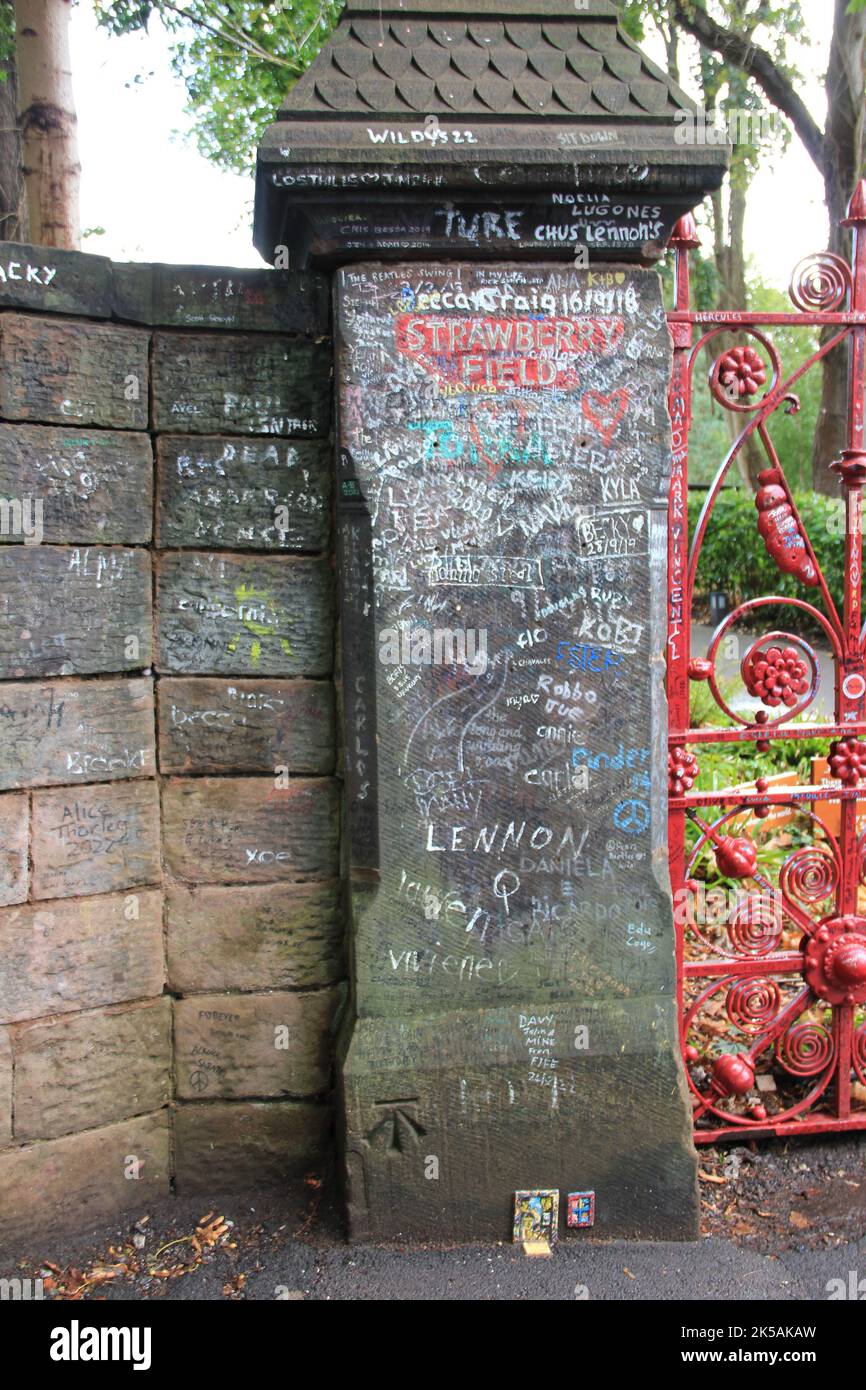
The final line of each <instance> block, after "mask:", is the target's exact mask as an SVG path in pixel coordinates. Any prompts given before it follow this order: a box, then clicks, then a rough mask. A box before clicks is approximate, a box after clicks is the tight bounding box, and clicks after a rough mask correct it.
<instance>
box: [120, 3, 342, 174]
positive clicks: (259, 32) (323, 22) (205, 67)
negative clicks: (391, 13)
mask: <svg viewBox="0 0 866 1390" xmlns="http://www.w3.org/2000/svg"><path fill="white" fill-rule="evenodd" d="M342 8H343V0H276V2H275V3H272V4H254V3H251V0H186V3H178V4H171V3H168V0H119V2H118V0H113V3H112V2H111V0H94V9H95V12H96V18H97V20H98V22H99V23H100V24H101V25H102V26H103V27H104V28H106V29H108V30H109V32H110V33H113V34H128V33H133V32H135V31H136V30H141V29H146V28H147V27H148V24H149V23H150V22H151V21H152V20H153V19H154V18H157V19H159V20H160V21H161V22H162V24H163V26H164V27H165V29H166V30H167V31H168V33H169V35H170V39H171V47H172V68H173V70H174V72H175V73H176V74H177V76H178V77H180V78H181V80H182V81H183V82H184V84H185V86H186V90H187V97H188V108H187V109H188V111H189V114H190V115H191V117H192V121H193V136H194V138H195V141H196V144H197V145H198V148H199V149H200V151H201V153H202V154H203V155H205V156H206V157H207V158H208V159H210V160H212V161H213V162H214V163H215V164H217V165H219V166H220V167H222V168H224V169H231V170H235V171H237V172H248V171H249V169H250V168H251V167H252V165H253V163H254V161H255V152H256V146H257V144H258V142H259V139H260V137H261V134H262V131H263V130H264V128H265V126H266V125H267V124H268V122H269V121H271V120H273V118H274V114H275V113H276V111H277V109H278V108H279V106H280V103H281V100H282V98H283V97H284V96H285V94H286V92H287V91H288V90H289V89H290V88H291V86H292V85H293V83H294V82H295V81H296V80H297V78H298V77H299V76H300V74H301V73H302V72H303V71H304V69H305V68H307V67H308V66H309V64H310V63H311V62H312V61H313V59H314V58H315V56H316V54H317V53H318V52H319V49H320V48H321V46H322V44H323V43H324V42H325V40H326V39H327V38H328V35H329V34H330V33H331V30H332V29H333V27H334V25H335V24H336V22H337V18H338V16H339V14H340V11H341V10H342Z"/></svg>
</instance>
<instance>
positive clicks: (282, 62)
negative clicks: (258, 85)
mask: <svg viewBox="0 0 866 1390" xmlns="http://www.w3.org/2000/svg"><path fill="white" fill-rule="evenodd" d="M157 8H158V9H163V10H171V12H172V13H173V14H176V15H179V16H180V18H181V19H185V20H186V21H187V23H188V24H193V25H196V26H197V27H198V28H199V29H205V30H207V32H208V33H209V34H212V35H213V37H214V38H215V39H219V40H220V42H221V43H228V44H231V46H232V47H233V48H237V49H239V50H240V51H241V52H242V53H246V54H247V55H248V57H250V58H258V59H259V60H260V61H261V62H264V63H274V64H276V65H277V67H281V68H289V69H291V71H292V72H300V67H299V66H298V64H297V63H292V62H290V61H289V60H288V59H287V58H278V57H277V56H276V54H275V53H269V52H268V50H267V49H266V48H262V46H261V44H259V43H257V42H256V40H255V39H254V38H253V37H252V36H251V35H250V34H248V33H247V32H246V30H243V29H235V26H234V25H230V28H232V29H234V30H235V32H234V33H226V31H225V29H218V28H216V26H215V25H213V24H208V22H207V20H205V19H202V18H201V16H200V15H196V14H191V13H190V11H189V10H185V9H183V8H182V6H180V5H175V4H172V0H157ZM235 35H237V37H235Z"/></svg>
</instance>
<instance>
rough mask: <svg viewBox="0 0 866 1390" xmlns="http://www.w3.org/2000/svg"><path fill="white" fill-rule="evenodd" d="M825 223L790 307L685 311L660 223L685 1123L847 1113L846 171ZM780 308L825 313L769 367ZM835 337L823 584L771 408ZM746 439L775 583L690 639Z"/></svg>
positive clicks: (851, 672) (852, 827)
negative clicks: (817, 777) (723, 425)
mask: <svg viewBox="0 0 866 1390" xmlns="http://www.w3.org/2000/svg"><path fill="white" fill-rule="evenodd" d="M844 225H846V226H849V227H851V228H852V231H853V255H852V260H851V263H850V264H849V263H848V262H847V261H846V260H844V259H843V258H842V257H840V256H835V255H832V254H831V253H828V252H823V253H818V254H817V255H815V256H812V257H809V258H808V259H807V260H806V261H803V262H802V263H801V264H800V265H799V266H798V267H797V268H796V270H795V272H794V278H793V281H792V284H791V290H790V294H791V298H792V301H793V304H794V306H795V308H794V311H793V312H790V313H773V314H754V313H727V312H710V313H698V312H695V311H694V310H692V308H691V299H690V284H689V252H690V250H692V249H694V248H695V247H696V246H697V244H698V242H697V236H696V231H695V224H694V221H693V219H692V218H691V217H686V218H683V219H682V221H681V222H680V223H679V224H678V226H677V228H676V229H675V232H674V235H673V238H672V245H673V247H674V249H675V273H676V294H675V307H674V309H673V310H672V311H671V312H670V313H669V315H668V321H669V325H670V331H671V335H672V337H673V343H674V365H673V377H672V382H671V390H670V413H671V418H672V422H673V461H674V466H673V478H672V486H671V496H670V510H669V566H670V604H669V616H668V652H667V658H668V663H667V665H668V703H669V721H670V728H669V736H670V743H669V775H670V786H669V791H670V800H669V844H670V869H671V881H672V887H673V892H674V909H675V920H676V922H677V966H678V980H679V990H680V1002H681V1007H682V1015H681V1017H682V1045H683V1050H684V1056H685V1060H686V1070H687V1073H688V1077H689V1085H690V1087H691V1090H692V1094H693V1103H694V1117H695V1139H696V1140H697V1141H698V1142H709V1141H712V1140H714V1139H718V1138H720V1137H721V1136H723V1135H730V1134H743V1133H744V1132H745V1133H750V1134H754V1135H762V1134H763V1135H766V1134H771V1133H775V1134H793V1133H800V1134H802V1133H808V1132H815V1131H820V1130H833V1129H861V1128H866V887H864V885H866V675H864V670H866V665H864V642H866V627H864V625H863V616H862V612H861V607H862V572H861V549H862V531H861V504H862V490H863V485H864V482H866V440H864V437H863V428H864V415H866V409H864V389H866V181H864V182H862V183H861V184H860V186H859V188H858V189H857V192H856V193H855V196H854V198H853V199H852V202H851V205H850V207H849V210H848V218H847V219H846V222H845V224H844ZM781 327H784V328H790V327H799V328H813V329H814V328H816V327H820V328H822V329H826V330H828V331H827V332H825V333H824V334H823V341H822V343H821V346H820V347H819V348H818V350H817V351H815V352H814V353H813V354H812V355H811V356H810V357H809V358H808V360H806V361H804V362H803V363H801V364H800V365H799V366H798V367H797V368H796V369H795V370H793V371H792V372H791V373H790V374H789V375H788V376H786V375H785V370H784V367H783V363H782V359H781V354H780V351H779V349H778V348H777V346H776V345H775V343H774V342H773V339H772V337H771V336H770V333H771V332H772V331H773V330H774V329H775V328H781ZM732 338H733V340H734V343H735V345H734V346H730V343H731V340H732ZM717 340H720V341H717ZM846 340H847V341H848V343H849V345H850V348H849V350H850V359H849V373H850V396H849V401H850V413H849V433H848V447H847V448H846V449H845V450H844V451H843V453H842V456H841V458H839V459H836V460H828V464H829V466H830V467H832V469H833V470H834V471H835V473H836V474H837V475H838V477H839V480H840V485H841V490H842V495H843V498H844V525H843V526H842V527H841V528H840V535H839V545H840V546H843V545H844V586H843V587H844V592H843V594H842V595H841V596H840V595H838V594H837V595H834V594H832V593H831V590H830V587H829V586H828V583H827V577H826V576H825V574H824V573H823V572H822V568H821V565H820V564H819V561H818V558H817V556H816V553H815V549H814V548H813V544H812V542H811V541H810V538H809V535H808V533H807V530H806V527H805V526H804V524H803V519H802V517H801V515H800V513H799V511H798V508H797V506H796V503H795V500H794V496H793V494H792V489H791V487H790V486H789V482H788V479H787V478H786V475H785V467H784V461H783V460H782V459H780V457H779V455H778V454H777V452H776V449H775V447H774V443H773V439H772V435H771V424H772V417H773V415H774V414H775V412H777V411H778V410H780V408H783V407H784V408H785V409H786V410H788V411H796V409H797V408H798V405H799V402H798V400H797V397H796V395H795V394H794V391H795V387H796V385H797V383H798V381H799V380H800V379H801V378H802V377H803V376H804V374H805V373H806V372H808V371H809V370H812V369H814V368H815V367H816V365H817V363H818V362H820V361H821V360H822V359H823V358H824V357H825V356H826V355H827V353H829V352H831V351H832V350H833V349H834V348H835V347H837V346H838V345H840V344H842V343H843V342H845V341H846ZM702 358H703V359H704V360H705V359H706V358H709V360H710V362H711V363H712V366H711V370H710V376H709V390H710V392H711V393H712V396H713V397H714V399H715V401H716V402H718V403H719V405H721V406H722V407H723V408H724V409H725V410H728V411H732V412H734V413H735V414H737V415H739V416H741V417H742V420H743V428H742V429H741V430H740V431H739V433H738V435H737V437H736V439H735V441H734V443H733V444H732V446H731V448H730V450H729V452H728V453H727V456H726V457H725V459H724V461H723V462H722V464H721V466H720V468H719V470H718V472H717V474H716V476H715V479H714V481H713V483H712V485H711V487H710V490H709V492H708V494H707V498H706V502H705V504H704V507H703V510H702V512H701V515H700V518H699V520H698V521H697V524H696V526H695V527H694V528H693V530H694V534H693V535H692V536H691V537H690V536H689V525H688V507H687V503H688V480H689V433H690V429H691V425H692V399H693V390H694V385H695V376H696V371H697V370H698V367H699V363H700V362H701V360H702ZM750 439H756V440H757V441H758V442H759V444H760V446H761V447H762V448H763V450H764V452H765V453H766V456H767V466H766V469H765V470H764V472H762V473H761V474H760V477H759V479H758V483H759V486H758V490H757V493H756V497H755V503H756V512H755V532H754V543H755V545H756V546H760V545H763V546H764V547H765V548H766V550H767V552H768V554H769V555H770V556H771V558H772V559H773V560H774V561H775V562H776V565H777V566H778V569H779V571H780V573H782V574H785V575H788V576H791V580H792V581H793V584H794V588H793V589H792V590H791V592H792V593H793V594H795V595H796V596H790V594H789V595H781V594H772V593H770V594H757V595H754V596H751V597H748V596H747V597H745V598H743V600H742V601H741V602H739V604H738V606H737V607H736V608H734V610H733V611H732V612H731V613H729V614H728V615H727V616H725V617H723V618H722V620H721V621H720V622H719V623H718V625H717V626H716V627H715V630H714V631H713V632H712V635H711V636H709V637H708V639H707V641H706V643H705V645H706V650H700V649H699V647H700V643H699V642H698V641H697V637H698V634H697V633H696V632H695V629H696V627H697V626H698V625H697V624H696V623H695V614H694V599H695V593H696V588H695V585H696V577H697V574H698V565H699V561H700V555H701V547H702V544H703V542H704V539H705V537H706V536H707V534H708V530H709V528H712V527H713V525H714V519H715V508H716V504H717V501H718V498H719V495H720V492H721V489H722V486H723V484H724V482H725V479H726V477H727V475H728V473H729V470H730V469H731V467H732V465H734V463H735V461H736V459H737V456H738V454H739V452H740V450H741V449H743V448H744V447H745V445H746V441H747V440H750ZM842 533H843V534H842ZM765 610H769V611H765ZM780 613H781V614H782V616H781V617H780V616H779V615H780ZM785 615H787V617H786V616H785ZM788 627H790V628H792V629H793V631H788V630H786V629H787V628H788ZM767 628H769V629H770V630H766V629H767ZM804 628H805V629H806V630H807V632H808V636H806V635H804ZM693 639H694V640H693ZM725 662H727V663H728V665H730V664H731V662H733V663H734V667H735V670H736V686H737V693H736V694H734V693H732V692H731V690H729V688H728V684H727V683H726V680H725V677H724V665H725ZM822 666H823V668H824V673H825V684H826V674H827V673H828V672H831V673H832V677H833V681H834V699H833V707H832V713H826V714H822V713H821V711H820V707H819V705H818V694H819V690H820V688H821V675H822ZM700 687H703V688H704V690H706V691H708V692H709V695H710V696H711V703H712V708H713V715H712V720H711V723H709V724H707V723H705V722H703V720H702V719H701V720H698V719H697V718H695V719H694V721H693V715H692V698H693V696H694V694H695V692H696V691H697V690H698V689H699V688H700ZM703 703H704V705H705V706H706V705H707V704H708V703H710V700H709V697H706V696H704V699H703ZM806 739H809V740H819V741H821V742H820V743H819V745H818V746H820V747H825V748H826V752H827V757H828V767H827V777H826V778H825V780H824V784H823V785H822V784H821V783H820V782H819V783H817V784H814V782H810V783H808V784H807V783H806V782H804V781H803V778H802V772H801V770H798V772H797V774H796V775H795V776H794V777H793V779H792V778H791V777H790V776H788V779H787V781H786V782H784V785H780V782H779V780H778V777H774V774H776V773H778V772H779V762H780V761H784V759H779V758H776V761H774V755H776V754H778V752H779V751H780V750H781V751H782V752H790V748H789V745H790V743H791V741H792V740H801V741H802V740H806ZM823 741H826V743H824V742H823ZM747 744H753V745H754V751H755V755H756V757H759V758H760V759H761V764H762V766H761V768H760V771H759V773H758V775H757V776H756V777H754V780H753V781H752V782H751V783H748V784H745V785H744V784H742V783H740V784H738V785H736V786H733V787H731V786H723V787H722V788H718V787H710V786H707V785H705V783H706V776H705V777H704V779H702V778H701V775H700V764H701V758H702V755H703V756H704V757H707V756H708V755H709V756H712V750H713V747H714V746H715V748H716V750H718V749H719V748H722V749H729V750H731V751H733V746H735V745H740V746H742V745H747ZM799 746H800V748H806V747H807V746H808V745H806V744H805V743H803V742H801V743H800V745H799ZM790 761H791V759H790V758H789V759H788V762H790ZM763 764H766V772H765V773H764V768H763ZM735 780H736V779H735ZM792 780H793V781H794V783H795V785H789V784H788V783H790V782H791V781H792ZM783 781H784V778H783ZM858 798H859V799H860V806H859V807H858ZM858 813H859V821H858Z"/></svg>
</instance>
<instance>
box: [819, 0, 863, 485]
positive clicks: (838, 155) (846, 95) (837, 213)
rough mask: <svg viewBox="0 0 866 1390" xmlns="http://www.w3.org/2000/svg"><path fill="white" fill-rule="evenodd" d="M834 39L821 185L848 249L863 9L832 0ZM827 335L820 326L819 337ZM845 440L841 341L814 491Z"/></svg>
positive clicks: (829, 377) (833, 234) (858, 134)
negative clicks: (853, 10) (855, 10)
mask: <svg viewBox="0 0 866 1390" xmlns="http://www.w3.org/2000/svg"><path fill="white" fill-rule="evenodd" d="M835 8H836V14H835V21H834V25H833V39H832V42H831V45H830V61H829V65H828V67H827V129H826V132H825V135H824V189H825V195H826V199H827V211H828V214H829V217H830V240H829V249H830V250H831V251H835V252H836V253H837V255H842V256H845V258H846V259H847V258H848V256H849V254H850V235H849V233H848V232H847V231H846V230H845V229H844V228H842V227H840V226H839V223H840V221H841V219H842V218H843V217H844V216H845V213H846V211H847V208H848V200H849V199H850V197H851V194H852V193H853V192H854V189H855V186H856V184H857V180H858V179H859V178H860V177H861V175H862V174H863V171H864V155H866V143H864V110H863V107H864V88H866V74H864V62H866V11H861V12H860V13H859V14H853V15H849V14H847V13H846V11H847V9H848V0H835ZM830 336H832V333H831V332H830V331H825V333H824V335H823V336H822V341H826V339H827V337H830ZM847 444H848V348H847V347H846V346H845V345H844V344H843V345H842V346H841V347H839V348H836V350H835V351H834V352H831V354H830V356H829V357H826V358H825V359H824V371H823V384H822V391H821V408H820V411H819V414H818V424H817V428H816V430H815V444H814V450H813V454H812V482H813V486H814V488H815V490H816V492H826V493H832V494H834V495H835V494H836V493H837V492H838V486H839V484H838V480H837V478H836V475H835V473H831V472H830V467H829V466H830V464H831V463H832V462H833V460H834V459H836V458H838V457H839V454H840V453H841V451H842V450H843V449H844V448H846V447H847Z"/></svg>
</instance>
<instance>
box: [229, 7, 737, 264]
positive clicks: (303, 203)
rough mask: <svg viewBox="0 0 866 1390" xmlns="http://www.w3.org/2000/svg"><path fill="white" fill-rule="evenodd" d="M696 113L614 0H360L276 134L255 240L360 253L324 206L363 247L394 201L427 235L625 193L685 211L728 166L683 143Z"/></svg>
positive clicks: (263, 157)
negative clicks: (439, 215)
mask: <svg viewBox="0 0 866 1390" xmlns="http://www.w3.org/2000/svg"><path fill="white" fill-rule="evenodd" d="M694 109H695V108H694V105H693V103H692V102H691V101H690V99H689V98H688V97H687V96H686V95H685V93H684V92H683V91H682V90H681V89H680V88H679V87H678V86H677V84H676V83H675V82H674V81H673V80H672V79H671V78H670V77H669V76H668V75H667V74H666V73H664V72H663V71H662V70H661V69H660V68H658V67H657V66H656V65H655V64H654V63H652V62H650V60H649V59H648V58H647V57H646V56H645V55H644V54H643V53H642V52H641V50H640V49H639V48H638V47H637V46H636V45H635V44H634V43H633V42H632V41H631V40H630V39H629V38H628V37H627V36H626V35H625V34H624V33H623V32H622V30H621V29H620V27H619V25H618V23H617V11H616V8H615V6H614V5H613V4H611V3H610V0H582V2H581V3H579V4H576V3H574V0H390V3H389V0H382V3H380V0H349V2H348V4H347V5H346V8H345V10H344V11H343V14H342V16H341V18H340V21H339V24H338V26H337V28H336V30H335V32H334V34H333V35H332V37H331V39H330V40H329V41H328V43H326V44H325V46H324V47H323V49H322V51H321V53H320V54H319V55H318V57H317V58H316V60H315V61H314V63H313V64H312V66H311V67H310V68H309V69H308V71H307V72H306V73H305V74H304V75H303V77H301V79H300V80H299V81H298V82H297V83H296V84H295V86H294V87H293V88H292V90H291V91H290V92H289V93H288V95H287V97H286V99H285V101H284V103H283V106H282V108H281V110H280V111H279V113H278V115H277V119H276V122H275V123H274V124H273V125H272V126H270V127H269V129H268V130H267V131H266V132H265V135H264V138H263V140H262V143H261V146H260V149H259V157H258V184H257V198H256V235H255V239H256V245H257V246H258V248H259V250H260V251H261V252H262V254H263V255H265V256H266V258H268V259H273V248H274V247H275V246H276V245H277V244H281V243H283V242H287V243H288V244H290V245H294V246H295V247H296V248H300V247H301V245H302V244H303V248H304V249H305V250H306V251H307V252H311V253H312V254H314V255H319V256H321V255H327V254H332V255H333V256H334V257H336V258H343V259H345V258H351V255H352V254H353V251H352V248H351V247H349V246H348V245H347V244H345V243H348V242H349V241H350V240H351V238H350V237H349V236H348V234H345V235H343V236H342V237H340V236H339V235H337V234H335V232H334V225H335V224H333V222H332V221H330V219H328V218H326V219H325V223H327V225H325V224H323V223H322V222H321V218H320V216H319V214H320V212H321V210H322V209H323V208H324V207H326V206H327V207H329V208H330V209H331V210H332V212H336V211H337V210H338V209H340V208H341V209H342V210H343V211H344V212H349V211H353V212H354V213H355V214H356V215H357V217H358V222H357V230H358V233H359V235H358V237H356V238H355V240H358V241H360V242H364V243H368V242H369V243H372V241H373V240H374V239H375V238H374V237H373V234H372V231H371V229H369V228H368V229H367V230H366V231H364V230H363V229H362V224H365V225H366V223H367V222H369V220H370V219H369V217H367V216H366V213H367V212H372V211H373V210H374V209H377V210H378V214H379V222H380V224H381V227H382V228H384V227H385V226H386V225H387V223H388V218H387V217H386V216H384V214H385V212H386V209H387V208H388V207H389V206H394V207H395V208H396V207H399V209H400V213H401V215H400V219H399V221H400V223H401V226H400V228H399V230H398V232H397V234H396V239H397V240H400V239H405V240H406V241H407V242H408V241H411V240H412V236H411V231H412V219H411V215H410V209H411V208H412V207H415V208H416V210H418V212H419V214H420V211H421V208H422V206H423V205H424V204H425V202H426V203H427V204H430V203H431V202H438V203H439V204H440V205H442V206H444V205H445V204H447V203H449V202H450V203H453V206H454V207H455V208H457V209H458V211H459V210H462V209H463V207H464V205H465V208H466V210H467V211H470V210H471V208H472V207H474V208H475V209H476V210H478V211H481V210H484V209H488V208H489V209H490V210H495V209H501V210H505V204H506V203H510V204H512V205H513V206H514V211H518V210H519V207H520V205H521V203H522V201H527V200H528V201H529V202H530V203H532V204H533V207H534V208H540V207H541V204H542V203H543V202H544V201H545V200H546V201H547V202H548V203H549V204H550V205H551V206H559V204H557V203H555V202H551V199H552V198H553V197H554V195H562V194H565V193H570V194H578V195H580V197H585V196H597V195H598V194H604V195H610V194H613V193H614V192H615V193H616V194H617V195H618V196H620V195H621V196H622V197H623V198H626V197H627V198H629V199H631V198H632V197H635V196H640V197H645V198H646V201H647V202H648V203H650V204H653V205H658V204H659V202H660V201H661V202H662V203H663V204H666V203H667V201H668V200H673V199H676V200H677V205H678V206H680V207H681V211H686V210H688V208H689V207H692V206H694V204H695V203H697V202H698V201H700V199H701V198H702V197H703V196H704V195H705V194H706V193H707V192H709V191H712V190H713V189H715V188H717V187H718V185H719V183H720V182H721V179H722V177H723V175H724V171H725V167H726V162H727V152H726V150H724V149H720V148H718V147H717V146H713V145H707V144H703V145H702V144H695V143H687V142H685V141H684V140H683V129H684V126H685V125H686V124H687V123H688V122H689V116H688V113H693V112H694ZM515 200H516V201H515ZM539 200H540V201H539ZM365 210H366V212H365ZM473 215H474V214H473ZM374 220H375V219H374ZM656 220H657V219H656ZM662 220H663V221H664V222H665V224H666V225H667V222H668V220H669V219H668V217H667V216H666V215H665V216H664V218H663V219H662ZM674 220H675V219H674ZM417 222H418V226H417V227H416V228H415V231H416V233H417V234H418V235H417V236H416V238H415V239H416V240H418V241H423V240H425V235H424V234H425V233H426V239H429V240H431V241H432V242H435V241H436V228H435V226H433V225H432V224H431V223H430V221H429V219H428V218H425V217H423V216H420V215H419V217H418V219H417ZM403 223H405V226H404V225H402V224H403ZM346 225H348V224H346ZM542 225H543V224H542ZM668 230H669V228H668ZM386 239H387V238H386V233H385V232H384V231H381V232H380V236H379V240H380V242H381V241H383V240H386ZM657 240H658V238H656V237H653V236H645V237H643V238H642V239H641V249H640V250H639V252H638V254H639V255H640V256H641V257H642V258H651V256H652V255H653V254H655V253H656V247H655V243H656V241H657ZM340 243H344V244H340ZM647 245H650V250H649V251H647V250H646V249H645V248H646V247H647ZM358 249H359V250H363V249H367V250H369V249H370V247H368V246H365V247H364V248H361V247H359V248H358ZM386 249H387V248H386ZM396 249H399V248H396ZM403 249H404V250H405V249H410V250H411V249H412V248H406V247H404V248H403ZM418 249H419V250H420V249H423V248H420V247H419V248H418ZM430 249H431V250H435V249H437V248H436V247H435V246H434V245H431V247H430ZM475 249H476V253H477V254H484V252H485V249H487V248H484V247H482V246H480V245H479V246H477V247H476V248H475ZM489 249H490V250H491V251H493V252H495V250H496V248H495V246H493V247H491V248H489ZM501 249H502V248H499V250H500V252H501ZM548 249H549V248H548ZM620 249H625V250H626V251H627V252H628V254H630V255H632V256H633V255H634V254H635V248H634V247H631V248H620Z"/></svg>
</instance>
